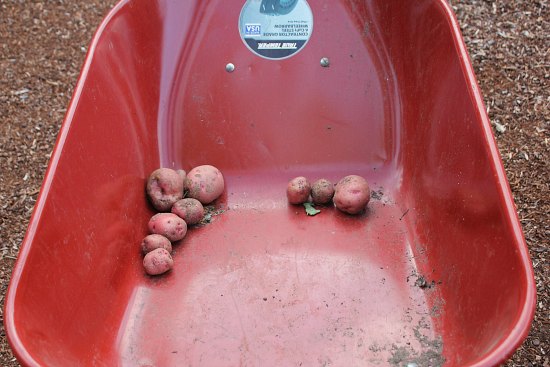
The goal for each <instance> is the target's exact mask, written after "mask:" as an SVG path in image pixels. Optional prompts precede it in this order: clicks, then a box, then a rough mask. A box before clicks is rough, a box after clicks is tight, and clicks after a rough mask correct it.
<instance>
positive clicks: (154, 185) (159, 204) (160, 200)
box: [147, 168, 183, 212]
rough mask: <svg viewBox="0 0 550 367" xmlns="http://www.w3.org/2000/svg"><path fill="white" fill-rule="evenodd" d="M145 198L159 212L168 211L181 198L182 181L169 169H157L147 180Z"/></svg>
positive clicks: (178, 175)
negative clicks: (147, 198) (146, 197)
mask: <svg viewBox="0 0 550 367" xmlns="http://www.w3.org/2000/svg"><path fill="white" fill-rule="evenodd" d="M147 196H148V197H149V201H151V204H153V206H154V207H155V209H157V210H158V211H160V212H166V211H169V210H170V208H172V205H174V203H175V202H176V201H178V200H180V199H181V198H183V180H182V178H181V176H180V174H178V173H177V172H176V171H174V170H173V169H170V168H159V169H157V170H155V171H153V173H151V175H150V176H149V179H148V180H147Z"/></svg>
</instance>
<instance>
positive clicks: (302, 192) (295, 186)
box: [286, 176, 311, 204]
mask: <svg viewBox="0 0 550 367" xmlns="http://www.w3.org/2000/svg"><path fill="white" fill-rule="evenodd" d="M310 193H311V185H310V184H309V182H308V180H307V179H306V178H305V177H301V176H300V177H295V178H293V179H292V180H290V182H289V183H288V186H287V187H286V197H287V199H288V202H289V203H290V204H303V203H305V202H306V201H308V199H309V194H310Z"/></svg>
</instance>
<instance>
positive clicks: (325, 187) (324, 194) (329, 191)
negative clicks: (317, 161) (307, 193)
mask: <svg viewBox="0 0 550 367" xmlns="http://www.w3.org/2000/svg"><path fill="white" fill-rule="evenodd" d="M333 196H334V185H333V184H332V182H330V181H329V180H327V179H325V178H321V179H320V180H317V181H315V182H314V183H313V185H311V200H312V201H313V203H314V204H328V203H330V202H331V201H332V197H333Z"/></svg>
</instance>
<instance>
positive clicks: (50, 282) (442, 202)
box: [5, 0, 535, 367]
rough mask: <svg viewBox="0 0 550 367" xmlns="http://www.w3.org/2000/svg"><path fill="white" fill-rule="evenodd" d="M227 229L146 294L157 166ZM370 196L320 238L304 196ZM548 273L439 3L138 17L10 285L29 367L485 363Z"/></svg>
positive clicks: (78, 94)
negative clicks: (300, 201)
mask: <svg viewBox="0 0 550 367" xmlns="http://www.w3.org/2000/svg"><path fill="white" fill-rule="evenodd" d="M201 164H212V165H215V166H216V167H218V168H220V170H222V172H223V173H224V175H225V178H226V190H225V194H224V195H223V196H222V197H221V198H220V199H218V201H217V202H216V203H215V205H216V208H218V209H220V212H221V211H223V213H220V214H219V215H217V216H214V217H213V218H212V220H211V222H210V223H209V224H207V225H205V226H202V227H199V228H195V229H193V230H192V231H190V233H189V235H188V236H187V237H186V238H185V239H184V240H183V241H182V242H181V243H179V244H176V245H175V253H174V261H175V268H174V270H173V271H171V272H170V273H168V274H166V275H165V276H162V277H149V276H147V275H146V274H145V273H144V271H143V268H142V265H141V261H142V257H141V254H140V248H139V244H140V242H141V239H142V238H143V237H144V236H145V235H146V233H147V225H146V224H147V221H148V219H149V218H150V216H151V215H152V214H153V210H152V208H151V206H150V205H149V204H148V202H147V200H146V197H145V193H144V185H145V178H146V177H147V175H148V174H149V173H150V172H151V171H153V170H154V169H156V168H157V167H159V166H163V167H171V168H183V169H186V170H187V169H190V168H192V167H194V166H197V165H201ZM349 174H358V175H362V176H364V177H366V178H367V179H368V181H369V183H370V184H371V185H372V188H373V195H372V200H371V202H370V203H369V206H368V210H367V211H366V212H365V213H363V214H360V215H358V216H348V215H345V214H342V213H339V212H337V211H336V210H334V209H333V208H331V207H325V208H321V213H320V214H318V215H316V216H314V217H310V216H307V215H306V213H305V212H304V211H303V208H300V207H296V206H292V205H289V204H287V201H286V196H285V188H286V183H287V182H288V180H289V179H290V178H292V177H295V176H302V175H303V176H306V177H308V178H310V179H312V180H313V179H316V178H321V177H324V178H328V179H330V180H333V181H337V180H338V179H340V178H341V177H343V176H346V175H349ZM534 305H535V287H534V280H533V272H532V268H531V264H530V260H529V257H528V252H527V249H526V245H525V241H524V239H523V235H522V232H521V228H520V224H519V221H518V218H517V215H516V213H515V209H514V204H513V201H512V197H511V194H510V189H509V187H508V184H507V181H506V177H505V173H504V170H503V167H502V164H501V161H500V159H499V156H498V151H497V148H496V145H495V142H494V139H493V136H492V132H491V128H490V124H489V121H488V118H487V115H486V112H485V110H484V107H483V102H482V98H481V95H480V91H479V88H478V86H477V84H476V81H475V78H474V73H473V71H472V67H471V65H470V62H469V60H468V56H467V53H466V49H465V46H464V43H463V41H462V38H461V36H460V32H459V27H458V24H457V22H456V19H455V17H454V15H453V14H452V12H451V9H450V7H449V5H448V4H447V3H446V2H445V1H443V0H419V1H386V0H368V1H351V0H337V1H334V0H330V1H329V0H308V1H305V0H287V1H267V0H263V1H261V0H248V1H244V0H242V1H191V0H190V1H172V0H155V1H152V0H151V1H135V0H134V1H130V0H127V1H122V2H121V3H120V4H119V5H117V6H116V7H115V8H114V10H113V11H112V12H111V13H110V14H109V15H108V16H107V18H106V19H105V21H104V22H103V23H102V25H101V26H100V28H99V30H98V31H97V33H96V35H95V37H94V39H93V42H92V44H91V47H90V50H89V53H88V56H87V58H86V61H85V65H84V67H83V69H82V73H81V77H80V80H79V82H78V85H77V88H76V91H75V94H74V97H73V100H72V102H71V105H70V108H69V109H68V112H67V116H66V119H65V122H64V124H63V127H62V129H61V132H60V135H59V138H58V142H57V145H56V147H55V151H54V153H53V156H52V159H51V163H50V166H49V169H48V172H47V174H46V178H45V181H44V184H43V186H42V190H41V194H40V197H39V199H38V202H37V204H36V208H35V211H34V214H33V217H32V219H31V222H30V225H29V229H28V232H27V235H26V237H25V240H24V243H23V244H22V247H21V252H20V255H19V258H18V261H17V264H16V266H15V270H14V272H13V277H12V281H11V284H10V287H9V291H8V295H7V300H6V306H5V307H6V311H5V326H6V331H7V335H8V337H9V341H10V343H11V346H12V348H13V350H14V352H15V355H16V356H17V358H18V360H19V361H20V362H21V364H22V365H24V366H58V367H60V366H408V367H411V366H493V365H497V364H499V363H501V362H503V361H505V360H506V358H507V357H509V356H510V355H511V354H512V353H513V352H514V350H515V349H516V348H517V347H518V346H519V345H520V343H521V342H522V341H523V339H524V338H525V336H526V334H527V332H528V329H529V326H530V323H531V320H532V318H533V312H534Z"/></svg>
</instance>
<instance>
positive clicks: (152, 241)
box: [141, 234, 172, 254]
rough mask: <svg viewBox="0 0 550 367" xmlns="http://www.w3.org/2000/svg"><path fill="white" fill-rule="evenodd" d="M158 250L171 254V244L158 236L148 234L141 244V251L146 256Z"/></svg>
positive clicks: (166, 239)
mask: <svg viewBox="0 0 550 367" xmlns="http://www.w3.org/2000/svg"><path fill="white" fill-rule="evenodd" d="M158 248H163V249H165V250H166V251H168V252H172V243H171V242H170V240H169V239H168V238H166V237H164V236H161V235H160V234H150V235H148V236H146V237H145V238H144V239H143V241H142V242H141V251H143V253H144V254H147V253H149V252H151V251H153V250H156V249H158Z"/></svg>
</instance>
